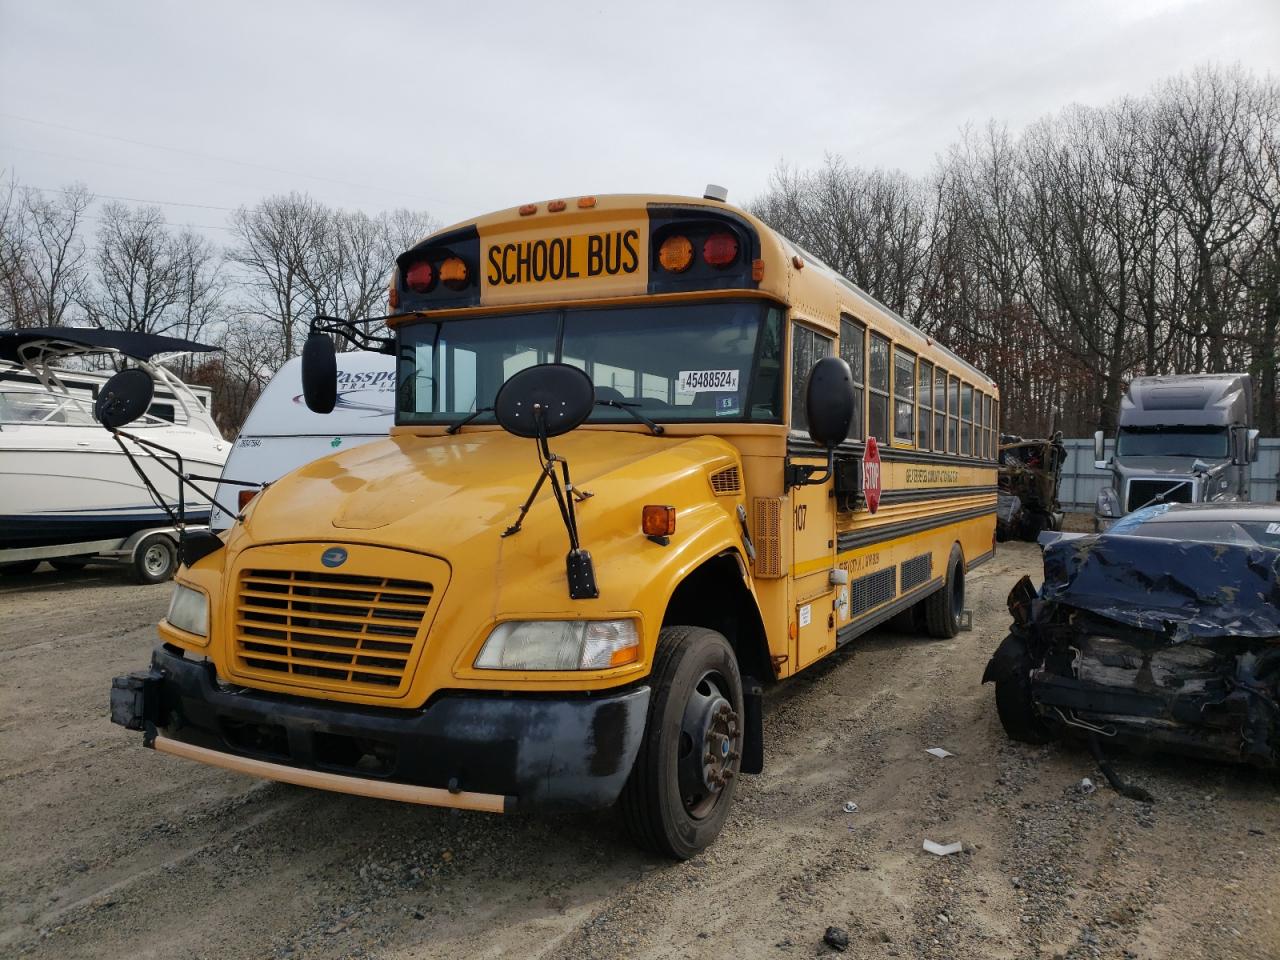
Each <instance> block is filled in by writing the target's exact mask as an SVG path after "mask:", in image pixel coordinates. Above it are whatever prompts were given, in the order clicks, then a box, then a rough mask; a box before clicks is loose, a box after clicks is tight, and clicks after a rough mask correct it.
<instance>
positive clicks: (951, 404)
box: [947, 377, 960, 454]
mask: <svg viewBox="0 0 1280 960" xmlns="http://www.w3.org/2000/svg"><path fill="white" fill-rule="evenodd" d="M947 407H948V409H949V410H950V413H951V416H950V417H949V418H948V419H947V453H953V454H954V453H959V452H960V378H959V377H952V378H951V380H950V381H949V388H948V390H947Z"/></svg>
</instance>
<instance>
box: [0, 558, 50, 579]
mask: <svg viewBox="0 0 1280 960" xmlns="http://www.w3.org/2000/svg"><path fill="white" fill-rule="evenodd" d="M38 566H40V561H39V560H14V561H13V562H12V563H0V576H4V577H23V576H26V575H27V574H28V573H35V572H36V567H38Z"/></svg>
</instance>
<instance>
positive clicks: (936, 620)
mask: <svg viewBox="0 0 1280 960" xmlns="http://www.w3.org/2000/svg"><path fill="white" fill-rule="evenodd" d="M923 602H924V622H925V627H927V628H928V630H929V636H931V637H936V638H937V639H939V640H949V639H950V638H952V637H954V636H955V635H956V634H957V633H959V632H960V617H961V615H962V614H963V613H964V555H963V554H962V553H961V552H960V545H959V544H956V545H954V546H952V548H951V557H950V558H949V559H948V560H947V580H946V583H944V584H943V585H942V589H941V590H935V591H934V592H933V593H931V594H930V595H929V596H928V597H926V598H925V600H924V601H923Z"/></svg>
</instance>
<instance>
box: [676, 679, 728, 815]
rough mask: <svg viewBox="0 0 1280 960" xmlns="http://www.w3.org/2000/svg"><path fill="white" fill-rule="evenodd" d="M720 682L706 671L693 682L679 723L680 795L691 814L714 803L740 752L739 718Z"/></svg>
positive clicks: (699, 812) (706, 810) (726, 783)
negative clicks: (695, 682) (693, 684)
mask: <svg viewBox="0 0 1280 960" xmlns="http://www.w3.org/2000/svg"><path fill="white" fill-rule="evenodd" d="M720 683H721V681H719V678H717V677H716V676H714V675H712V674H708V675H706V676H704V677H703V678H702V679H701V680H700V681H699V682H698V683H697V684H696V685H695V687H694V689H693V692H692V693H691V694H690V697H689V702H688V704H687V705H686V707H685V711H684V717H683V719H682V722H681V725H680V733H681V738H680V739H681V749H680V758H679V783H680V795H681V797H682V798H683V800H684V805H685V809H686V810H687V811H688V812H689V813H690V815H692V816H695V817H702V816H705V815H706V814H707V813H708V812H709V811H710V810H711V808H712V807H714V806H715V803H716V801H717V800H718V799H719V795H720V793H722V792H723V791H724V789H725V787H727V786H728V784H729V781H730V780H732V779H733V776H734V772H735V770H736V768H737V763H738V760H739V758H740V757H741V755H742V753H741V748H742V730H741V721H740V718H739V717H738V713H737V711H735V710H734V709H733V704H732V703H730V702H729V699H728V698H727V697H725V696H724V693H723V692H722V690H721V686H720Z"/></svg>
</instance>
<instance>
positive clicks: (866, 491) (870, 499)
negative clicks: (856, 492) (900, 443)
mask: <svg viewBox="0 0 1280 960" xmlns="http://www.w3.org/2000/svg"><path fill="white" fill-rule="evenodd" d="M862 495H863V496H864V497H866V498H867V510H869V511H870V512H871V513H875V512H876V511H877V510H879V509H880V448H879V447H878V446H877V445H876V438H875V437H867V449H866V452H865V453H863V455H862Z"/></svg>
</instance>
